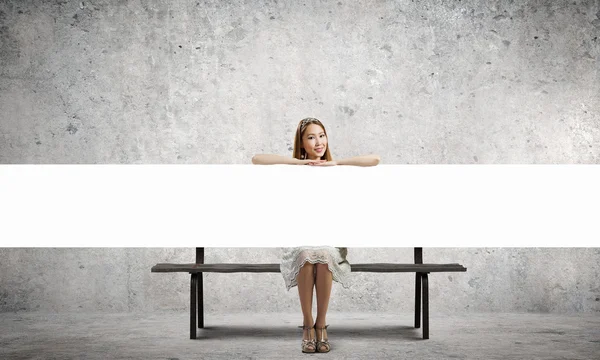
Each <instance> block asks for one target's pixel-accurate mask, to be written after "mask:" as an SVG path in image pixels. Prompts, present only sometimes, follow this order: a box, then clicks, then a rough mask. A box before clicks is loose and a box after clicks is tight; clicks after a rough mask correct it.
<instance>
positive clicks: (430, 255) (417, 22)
mask: <svg viewBox="0 0 600 360" xmlns="http://www.w3.org/2000/svg"><path fill="white" fill-rule="evenodd" d="M598 35H600V2H599V1H496V2H494V1H486V2H481V1H445V2H442V1H396V2H394V1H300V2H297V1H278V2H268V1H267V2H261V3H258V2H255V1H247V2H242V1H214V2H206V1H173V2H171V1H144V2H141V1H121V2H116V1H101V0H95V1H2V2H0V110H1V111H0V163H5V164H6V163H38V164H39V163H127V164H131V163H200V164H206V163H216V164H218V163H224V164H238V163H239V164H242V163H249V161H250V158H251V157H252V155H254V154H255V153H263V152H266V153H278V154H286V153H287V154H289V153H291V143H292V134H293V131H294V130H295V126H296V124H297V122H298V121H299V120H300V119H301V118H303V117H306V116H314V117H318V118H320V119H321V120H323V121H324V123H325V124H326V126H327V128H328V130H329V136H330V146H331V148H332V152H333V155H334V157H338V158H339V157H347V156H352V155H358V154H364V153H378V154H380V155H381V157H382V159H383V162H384V163H388V164H404V163H419V164H425V163H460V164H464V163H494V164H499V163H600V130H599V128H600V115H599V111H598V109H600V75H599V71H598V70H599V65H598V58H599V56H600V40H598ZM350 256H351V261H357V262H361V261H367V260H371V261H380V260H383V259H384V258H387V259H390V258H393V259H400V260H403V261H410V260H411V252H410V250H407V249H398V250H397V251H394V252H389V251H387V250H385V251H384V250H380V249H365V250H353V251H351V255H350ZM192 259H194V253H193V250H191V249H2V250H0V270H1V272H0V284H1V286H0V311H13V310H19V309H25V310H51V311H75V310H81V311H92V310H98V311H139V310H161V309H180V310H183V309H185V308H187V306H188V283H187V280H188V279H187V276H185V275H184V274H151V273H150V267H151V266H152V265H154V264H155V263H157V262H165V261H173V262H176V261H184V262H188V261H191V260H192ZM242 259H243V260H244V261H246V260H247V261H250V262H251V261H254V260H256V261H260V262H262V261H267V262H277V261H278V259H279V250H277V249H262V250H247V249H244V250H237V249H214V250H212V251H209V253H208V255H207V261H227V260H242ZM426 259H428V260H430V261H432V262H433V261H444V262H446V261H450V262H454V261H458V262H461V263H464V264H465V265H466V266H467V267H468V268H469V272H468V273H466V274H452V275H446V274H444V275H436V274H434V275H432V281H431V283H432V290H431V292H432V300H433V303H432V308H433V309H434V310H436V311H440V310H441V311H447V312H454V311H475V310H478V311H503V310H507V311H551V312H555V311H556V312H562V311H583V312H597V311H599V310H600V306H599V304H600V302H598V299H599V298H600V290H599V289H600V285H599V284H598V275H599V274H598V263H599V262H600V261H599V260H600V255H599V252H598V250H596V249H469V250H463V249H460V250H459V249H430V250H427V251H426ZM390 260H392V259H390ZM356 277H357V279H359V280H360V281H359V284H358V285H356V287H355V288H354V289H353V290H350V291H344V292H342V291H338V290H336V288H334V296H333V299H332V305H331V308H332V309H338V310H361V311H362V310H366V311H368V310H385V311H410V310H411V306H412V305H411V304H412V302H411V301H412V300H411V299H412V292H413V288H412V277H411V276H409V275H403V276H394V275H392V274H386V275H369V274H357V275H356ZM244 280H248V281H244ZM282 281H283V280H282V279H281V278H280V277H279V275H277V274H227V275H217V274H211V275H208V276H207V279H206V287H207V289H210V290H209V291H207V305H206V306H207V311H208V312H210V311H216V310H217V308H216V307H215V304H220V306H221V307H220V308H219V309H220V310H227V311H247V310H252V311H258V310H271V309H277V310H297V308H298V307H297V297H296V293H286V292H285V290H284V287H283V282H282ZM217 285H219V287H218V286H217ZM237 295H239V296H237Z"/></svg>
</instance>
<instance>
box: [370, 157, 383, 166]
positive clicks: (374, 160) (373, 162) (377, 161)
mask: <svg viewBox="0 0 600 360" xmlns="http://www.w3.org/2000/svg"><path fill="white" fill-rule="evenodd" d="M380 160H381V158H380V157H379V155H375V156H373V160H372V162H371V163H372V166H375V165H378V164H379V162H380Z"/></svg>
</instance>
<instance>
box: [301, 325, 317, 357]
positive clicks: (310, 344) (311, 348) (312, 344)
mask: <svg viewBox="0 0 600 360" xmlns="http://www.w3.org/2000/svg"><path fill="white" fill-rule="evenodd" d="M298 327H299V328H302V329H303V330H308V339H302V352H303V353H314V352H316V351H317V344H316V340H315V339H314V338H312V331H311V330H312V329H314V326H304V325H302V326H298ZM315 335H316V334H315Z"/></svg>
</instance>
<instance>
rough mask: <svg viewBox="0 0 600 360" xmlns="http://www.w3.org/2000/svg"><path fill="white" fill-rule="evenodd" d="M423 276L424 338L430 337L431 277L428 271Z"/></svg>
mask: <svg viewBox="0 0 600 360" xmlns="http://www.w3.org/2000/svg"><path fill="white" fill-rule="evenodd" d="M422 278H423V339H429V279H428V276H427V273H424V274H423V275H422Z"/></svg>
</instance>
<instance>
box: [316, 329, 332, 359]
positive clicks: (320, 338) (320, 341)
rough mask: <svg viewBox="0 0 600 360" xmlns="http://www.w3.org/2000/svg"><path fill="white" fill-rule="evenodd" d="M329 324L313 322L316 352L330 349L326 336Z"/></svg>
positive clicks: (324, 351)
mask: <svg viewBox="0 0 600 360" xmlns="http://www.w3.org/2000/svg"><path fill="white" fill-rule="evenodd" d="M328 326H329V325H322V326H321V325H317V324H315V330H316V335H317V352H322V353H326V352H329V350H331V345H329V339H328V338H327V327H328Z"/></svg>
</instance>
